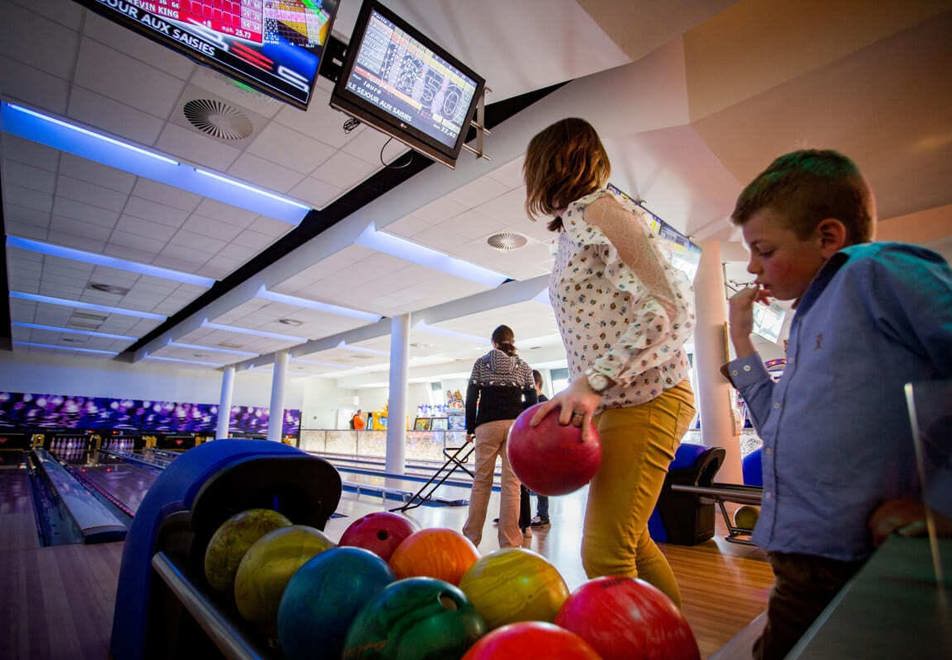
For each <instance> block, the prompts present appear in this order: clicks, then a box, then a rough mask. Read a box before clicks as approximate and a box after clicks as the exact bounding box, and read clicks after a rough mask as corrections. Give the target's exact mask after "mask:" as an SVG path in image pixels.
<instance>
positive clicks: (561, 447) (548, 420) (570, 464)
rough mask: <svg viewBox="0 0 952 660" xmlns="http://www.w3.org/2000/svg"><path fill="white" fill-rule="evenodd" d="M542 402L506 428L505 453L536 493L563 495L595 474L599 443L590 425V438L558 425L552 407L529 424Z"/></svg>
mask: <svg viewBox="0 0 952 660" xmlns="http://www.w3.org/2000/svg"><path fill="white" fill-rule="evenodd" d="M541 405H542V404H539V403H537V404H535V405H534V406H531V407H529V408H526V409H525V410H523V411H522V413H521V414H520V415H519V416H518V417H517V418H516V421H515V422H514V423H513V425H512V427H511V428H510V429H509V438H508V439H507V441H506V454H507V456H508V457H509V464H510V465H512V470H513V472H515V473H516V476H517V477H519V481H521V482H522V483H523V484H524V485H525V486H526V487H527V488H529V490H531V491H533V492H535V493H538V494H539V495H565V494H566V493H571V492H573V491H576V490H578V489H579V488H581V487H582V486H584V485H585V484H587V483H588V482H589V481H591V480H592V477H594V476H595V473H597V472H598V468H599V467H600V466H601V464H602V444H601V441H600V440H599V438H598V432H597V431H596V430H595V428H594V427H592V428H591V429H590V432H591V436H592V438H593V439H592V440H585V441H583V440H582V429H581V428H579V427H577V426H573V425H572V424H568V425H566V426H563V425H561V424H559V409H558V408H553V409H552V410H550V411H549V413H548V414H547V415H546V416H545V417H543V418H542V421H540V422H539V424H538V426H529V421H530V420H531V419H532V418H533V416H535V414H536V412H537V411H538V409H539V407H540V406H541Z"/></svg>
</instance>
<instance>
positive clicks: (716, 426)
mask: <svg viewBox="0 0 952 660" xmlns="http://www.w3.org/2000/svg"><path fill="white" fill-rule="evenodd" d="M701 249H702V252H701V264H700V266H699V268H698V271H697V277H696V278H695V279H694V295H695V305H696V313H697V327H696V328H695V331H694V368H695V370H696V373H697V385H698V392H697V398H698V401H699V403H700V408H701V410H700V413H701V438H702V440H703V442H704V446H706V447H723V448H724V449H725V450H727V457H726V458H725V460H724V465H723V466H722V467H721V469H720V472H718V474H717V480H718V481H720V482H723V483H736V484H739V483H743V478H742V476H741V463H740V438H739V437H738V436H737V434H736V431H735V426H734V422H733V419H732V412H731V397H733V396H734V389H733V387H732V386H731V384H730V383H728V382H727V380H726V379H725V378H724V376H723V375H722V374H721V372H720V368H721V365H723V364H724V363H725V362H726V361H727V359H728V355H727V353H726V350H725V349H726V341H727V326H726V324H727V304H726V298H725V293H724V269H723V266H722V265H721V246H720V242H719V241H714V240H711V241H705V242H703V243H701Z"/></svg>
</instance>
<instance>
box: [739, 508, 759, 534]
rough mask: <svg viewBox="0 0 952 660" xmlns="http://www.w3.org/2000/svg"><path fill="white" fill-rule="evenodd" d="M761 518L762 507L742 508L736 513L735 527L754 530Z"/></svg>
mask: <svg viewBox="0 0 952 660" xmlns="http://www.w3.org/2000/svg"><path fill="white" fill-rule="evenodd" d="M758 518H760V507H756V506H742V507H738V509H737V511H735V512H734V527H739V528H741V529H751V530H752V529H753V528H754V526H755V525H756V524H757V519H758Z"/></svg>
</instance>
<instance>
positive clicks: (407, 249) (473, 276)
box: [354, 224, 509, 288]
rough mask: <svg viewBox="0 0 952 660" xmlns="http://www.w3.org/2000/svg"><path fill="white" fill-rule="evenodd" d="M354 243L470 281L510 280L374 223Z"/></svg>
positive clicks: (490, 283)
mask: <svg viewBox="0 0 952 660" xmlns="http://www.w3.org/2000/svg"><path fill="white" fill-rule="evenodd" d="M354 243H355V244H356V245H362V246H363V247H367V248H370V249H371V250H376V251H377V252H382V253H384V254H389V255H390V256H392V257H397V258H398V259H403V260H405V261H409V262H411V263H415V264H419V265H420V266H425V267H426V268H432V269H433V270H436V271H439V272H441V273H446V274H447V275H452V276H454V277H459V278H460V279H464V280H469V281H470V282H477V283H479V284H482V285H484V286H488V287H492V288H495V287H497V286H499V285H500V284H502V283H503V282H505V281H506V280H507V279H509V278H508V277H507V276H506V275H503V274H501V273H497V272H495V271H492V270H489V269H488V268H483V267H482V266H477V265H476V264H473V263H470V262H468V261H464V260H463V259H459V258H457V257H451V256H449V255H447V254H443V253H442V252H438V251H437V250H434V249H432V248H428V247H425V246H423V245H420V244H418V243H414V242H413V241H408V240H406V239H403V238H400V237H398V236H394V235H393V234H388V233H386V232H382V231H378V230H377V228H376V227H375V226H374V225H373V224H370V225H369V226H368V227H367V228H366V229H365V230H364V231H363V232H361V234H360V236H358V237H357V240H356V241H354Z"/></svg>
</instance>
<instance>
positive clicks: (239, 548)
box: [205, 509, 291, 593]
mask: <svg viewBox="0 0 952 660" xmlns="http://www.w3.org/2000/svg"><path fill="white" fill-rule="evenodd" d="M290 526H291V521H290V520H288V519H287V518H285V517H284V516H282V515H281V514H280V513H278V512H277V511H272V510H271V509H249V510H247V511H242V512H241V513H236V514H235V515H233V516H232V517H231V518H229V519H228V520H226V521H225V522H223V523H222V525H221V527H219V528H218V529H217V530H216V531H215V533H214V534H213V535H212V538H211V540H210V541H209V542H208V547H207V548H206V550H205V579H207V580H208V584H209V586H210V587H211V588H212V589H214V590H216V591H221V592H224V593H230V592H231V590H232V588H233V587H234V584H235V573H237V572H238V564H240V563H241V559H242V557H244V556H245V553H246V552H247V551H248V548H250V547H251V546H252V545H253V544H254V543H255V541H257V540H258V539H260V538H261V537H262V536H264V535H265V534H267V533H268V532H271V531H274V530H276V529H278V528H280V527H290Z"/></svg>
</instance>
